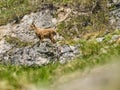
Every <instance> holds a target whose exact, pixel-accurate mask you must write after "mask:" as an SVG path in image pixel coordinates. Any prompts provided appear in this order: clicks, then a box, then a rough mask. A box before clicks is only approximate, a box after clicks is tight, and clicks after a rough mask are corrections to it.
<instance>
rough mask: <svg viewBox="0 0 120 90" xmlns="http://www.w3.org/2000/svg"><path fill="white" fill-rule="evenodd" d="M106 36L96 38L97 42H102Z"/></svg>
mask: <svg viewBox="0 0 120 90" xmlns="http://www.w3.org/2000/svg"><path fill="white" fill-rule="evenodd" d="M104 38H105V37H101V38H96V41H97V42H102V41H103V40H104Z"/></svg>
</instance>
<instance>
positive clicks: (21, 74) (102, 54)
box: [0, 31, 120, 90]
mask: <svg viewBox="0 0 120 90" xmlns="http://www.w3.org/2000/svg"><path fill="white" fill-rule="evenodd" d="M119 33H120V32H119V31H115V32H114V33H113V34H119ZM111 36H112V35H110V34H108V35H106V37H105V39H104V40H103V41H102V42H101V43H100V42H96V40H95V39H91V40H90V41H87V40H85V39H82V40H79V41H78V42H76V44H80V46H81V47H80V50H81V56H80V57H78V58H76V59H75V60H73V61H71V62H68V63H66V64H60V63H59V62H58V63H55V64H48V65H46V66H15V65H7V66H6V65H0V89H1V90H7V89H9V90H21V89H23V90H26V89H28V88H29V87H31V86H39V85H41V82H42V85H43V84H44V85H50V84H51V83H53V82H54V81H55V80H57V79H58V78H59V77H61V76H62V75H65V74H68V73H73V72H75V71H84V70H85V69H86V68H89V69H91V68H92V67H94V66H97V65H101V64H105V63H108V62H110V60H111V58H116V57H119V54H120V50H119V48H120V46H119V44H116V43H115V42H114V43H112V42H111V43H109V41H110V39H111ZM74 43H75V42H74ZM108 43H109V44H108ZM23 82H24V83H23ZM6 85H8V87H5V86H6ZM4 88H5V89H4Z"/></svg>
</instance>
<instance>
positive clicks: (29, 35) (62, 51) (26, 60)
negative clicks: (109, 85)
mask: <svg viewBox="0 0 120 90" xmlns="http://www.w3.org/2000/svg"><path fill="white" fill-rule="evenodd" d="M52 13H54V10H53V11H52V10H49V9H48V8H45V9H43V10H40V11H39V12H36V13H31V14H30V15H25V16H24V17H23V18H22V20H21V21H20V23H19V24H8V25H6V26H1V28H0V32H1V34H0V37H1V38H0V63H4V64H14V65H29V66H30V65H45V64H48V63H55V62H56V61H59V62H61V63H65V62H66V61H69V60H72V59H73V58H75V57H76V56H78V55H79V54H80V52H79V50H78V47H77V46H70V45H67V44H59V43H56V44H52V43H51V42H50V41H49V40H45V41H44V43H40V42H39V39H38V38H37V37H36V35H35V33H34V31H30V25H31V23H32V22H33V21H34V22H35V24H36V25H37V26H38V27H41V28H49V27H55V25H56V23H57V21H58V20H57V19H56V18H53V15H52ZM57 39H61V40H62V38H61V36H57Z"/></svg>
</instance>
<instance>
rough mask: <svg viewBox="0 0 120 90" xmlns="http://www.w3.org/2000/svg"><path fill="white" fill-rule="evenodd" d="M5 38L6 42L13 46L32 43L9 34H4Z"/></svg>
mask: <svg viewBox="0 0 120 90" xmlns="http://www.w3.org/2000/svg"><path fill="white" fill-rule="evenodd" d="M5 40H6V41H7V42H8V43H10V44H13V45H14V46H16V47H18V48H21V47H25V46H30V45H32V42H25V41H21V40H20V39H18V38H16V37H11V36H6V37H5Z"/></svg>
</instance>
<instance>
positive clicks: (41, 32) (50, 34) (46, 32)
mask: <svg viewBox="0 0 120 90" xmlns="http://www.w3.org/2000/svg"><path fill="white" fill-rule="evenodd" d="M31 29H34V31H35V33H36V35H37V36H38V38H39V39H40V41H41V42H43V39H45V38H48V39H50V40H51V42H52V43H55V40H54V36H55V35H56V34H57V33H56V31H55V30H54V29H53V28H49V29H41V28H38V27H36V25H35V24H34V23H32V24H31Z"/></svg>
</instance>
